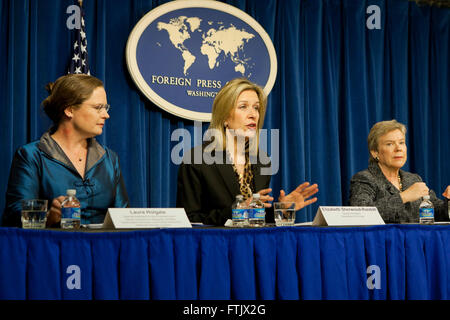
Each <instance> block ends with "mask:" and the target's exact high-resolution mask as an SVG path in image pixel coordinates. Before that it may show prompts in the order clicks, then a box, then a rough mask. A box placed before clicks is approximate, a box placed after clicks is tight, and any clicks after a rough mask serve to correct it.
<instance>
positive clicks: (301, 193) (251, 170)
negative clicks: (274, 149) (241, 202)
mask: <svg viewBox="0 0 450 320" xmlns="http://www.w3.org/2000/svg"><path fill="white" fill-rule="evenodd" d="M266 106H267V98H266V95H265V93H264V91H263V89H262V88H261V87H259V86H258V85H256V84H254V83H252V82H251V81H249V80H247V79H245V78H237V79H233V80H231V81H229V82H228V83H227V84H226V85H225V86H224V87H223V88H222V89H221V90H220V91H219V93H218V94H217V96H216V97H215V99H214V103H213V108H212V118H211V124H210V126H209V129H208V131H209V136H210V138H211V140H212V141H211V142H210V143H205V144H203V145H202V146H198V147H196V150H191V152H190V153H189V154H188V155H187V156H185V160H184V161H183V163H182V164H181V165H180V168H179V171H178V185H177V207H183V208H184V209H185V210H186V213H187V215H188V217H189V219H190V221H191V222H202V223H204V224H212V225H224V223H225V222H226V221H227V219H231V205H232V203H233V201H234V200H235V197H236V195H238V194H241V195H243V197H244V199H245V200H246V201H247V203H249V202H250V201H251V200H252V196H253V194H254V193H259V194H260V198H261V201H262V202H263V203H264V205H265V207H266V208H269V209H271V207H272V206H271V204H270V201H273V200H274V199H273V197H272V196H271V195H270V193H271V191H272V189H270V188H269V184H270V178H271V175H269V174H264V171H263V169H267V167H269V166H270V163H267V162H262V161H261V154H262V153H261V152H260V150H259V133H260V129H261V128H262V126H263V123H264V117H265V114H266ZM207 136H208V134H207ZM196 153H197V154H198V153H202V155H203V156H202V157H201V158H202V161H201V162H199V163H195V162H196V161H195V160H196V159H195V156H194V155H195V154H196ZM208 155H211V156H210V157H209V159H213V160H214V161H204V160H205V158H208ZM267 171H269V170H267ZM317 192H318V187H317V184H314V185H310V184H309V182H305V183H303V184H301V185H299V186H298V187H297V188H296V189H295V190H294V191H292V192H291V193H289V194H288V195H286V194H285V192H284V191H283V190H281V191H280V196H279V201H293V202H295V203H296V210H300V209H301V208H303V207H305V206H307V205H309V204H311V203H314V202H316V201H317V198H310V197H311V196H313V195H314V194H316V193H317ZM267 211H268V212H267V217H266V221H267V222H272V221H273V211H272V210H267Z"/></svg>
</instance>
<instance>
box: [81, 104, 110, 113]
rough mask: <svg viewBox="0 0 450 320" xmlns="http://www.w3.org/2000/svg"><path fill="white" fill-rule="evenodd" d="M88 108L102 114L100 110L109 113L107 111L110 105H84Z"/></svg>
mask: <svg viewBox="0 0 450 320" xmlns="http://www.w3.org/2000/svg"><path fill="white" fill-rule="evenodd" d="M85 104H87V105H88V106H91V107H92V108H94V109H95V110H97V112H98V113H101V112H102V109H105V111H106V112H108V111H109V109H111V105H109V104H89V103H85Z"/></svg>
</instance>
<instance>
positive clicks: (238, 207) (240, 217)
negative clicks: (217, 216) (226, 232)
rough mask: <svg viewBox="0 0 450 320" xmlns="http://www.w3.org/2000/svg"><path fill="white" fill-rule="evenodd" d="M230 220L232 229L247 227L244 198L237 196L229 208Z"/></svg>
mask: <svg viewBox="0 0 450 320" xmlns="http://www.w3.org/2000/svg"><path fill="white" fill-rule="evenodd" d="M231 219H232V220H233V227H245V226H247V225H248V208H247V207H246V205H245V201H244V196H243V195H241V194H239V195H237V196H236V200H235V201H234V202H233V205H232V206H231Z"/></svg>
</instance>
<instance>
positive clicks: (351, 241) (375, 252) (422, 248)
mask: <svg viewBox="0 0 450 320" xmlns="http://www.w3.org/2000/svg"><path fill="white" fill-rule="evenodd" d="M449 243H450V225H418V224H392V225H380V226H365V227H312V226H296V227H264V228H207V227H194V228H185V229H175V228H174V229H147V230H125V231H123V230H122V231H113V230H96V231H90V230H80V231H63V230H58V229H56V230H51V229H50V230H49V229H45V230H25V229H20V228H0V299H20V300H22V299H40V300H42V299H44V300H47V299H56V300H60V299H87V300H90V299H102V300H103V299H106V300H109V299H125V300H128V299H139V300H141V299H146V300H147V299H151V300H161V299H162V300H166V299H167V300H172V299H177V300H178V299H181V300H205V299H206V300H228V299H232V300H241V299H243V300H254V299H264V300H274V299H288V300H292V299H293V300H297V299H448V298H449V297H450V276H449V272H448V270H449V266H450V246H449V245H448V244H449Z"/></svg>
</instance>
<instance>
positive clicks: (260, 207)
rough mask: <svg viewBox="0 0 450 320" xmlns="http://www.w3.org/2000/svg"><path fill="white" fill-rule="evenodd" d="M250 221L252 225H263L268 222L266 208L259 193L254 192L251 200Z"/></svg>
mask: <svg viewBox="0 0 450 320" xmlns="http://www.w3.org/2000/svg"><path fill="white" fill-rule="evenodd" d="M248 223H249V225H250V227H263V226H264V225H265V224H266V209H265V208H264V203H262V202H261V200H260V195H259V193H254V194H253V199H252V202H250V205H249V213H248Z"/></svg>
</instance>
